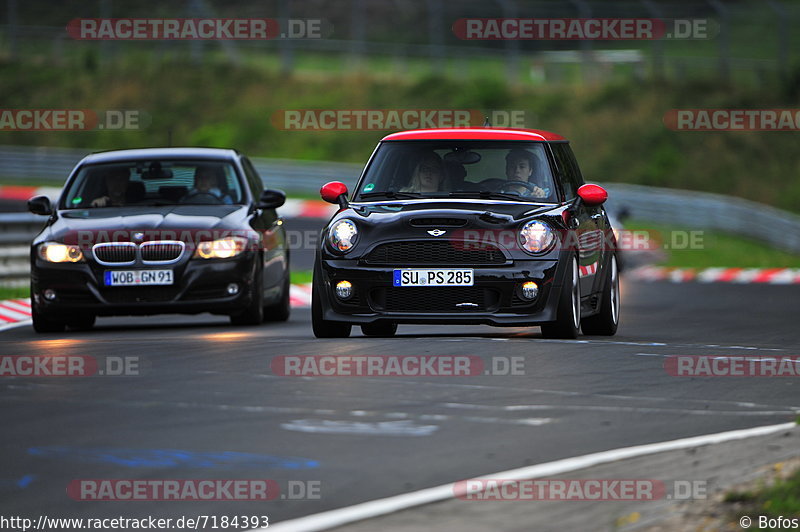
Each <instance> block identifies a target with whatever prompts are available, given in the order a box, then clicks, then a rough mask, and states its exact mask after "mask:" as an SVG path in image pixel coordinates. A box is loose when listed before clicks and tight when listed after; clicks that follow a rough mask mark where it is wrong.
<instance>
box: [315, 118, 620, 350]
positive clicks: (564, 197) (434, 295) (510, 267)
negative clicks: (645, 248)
mask: <svg viewBox="0 0 800 532" xmlns="http://www.w3.org/2000/svg"><path fill="white" fill-rule="evenodd" d="M321 193H322V197H323V199H325V200H326V201H329V202H331V203H336V204H338V205H339V207H340V208H339V211H338V212H337V213H336V214H335V215H334V216H333V218H332V219H331V220H330V222H329V223H328V224H327V225H326V227H325V228H324V229H323V231H322V237H321V239H320V245H319V247H318V249H317V251H316V262H315V267H314V279H313V293H312V321H313V330H314V334H315V335H316V336H317V337H346V336H348V335H349V334H350V332H351V328H352V326H353V325H360V326H361V330H362V332H363V333H364V334H366V335H376V336H389V335H393V334H394V333H395V332H396V330H397V324H398V323H416V324H425V323H428V324H488V325H496V326H540V327H541V331H542V334H543V335H544V336H545V337H555V338H574V337H575V336H576V335H577V334H578V332H579V330H581V329H582V331H583V333H584V334H597V335H613V334H615V333H616V330H617V324H618V322H619V304H620V296H619V279H618V267H617V258H616V241H615V240H614V234H613V231H612V228H611V226H610V223H609V220H608V216H607V214H606V212H605V209H604V208H603V203H604V202H605V200H606V197H607V194H606V192H605V190H603V189H602V188H601V187H599V186H598V185H591V184H585V183H584V181H583V176H582V175H581V171H580V169H579V166H578V163H577V162H576V160H575V157H574V155H573V152H572V150H571V148H570V146H569V143H568V142H567V140H566V139H564V138H563V137H561V136H560V135H557V134H554V133H550V132H547V131H540V130H511V129H493V128H483V129H431V130H415V131H406V132H401V133H395V134H392V135H389V136H387V137H385V138H384V139H383V140H382V141H381V142H380V144H379V145H378V147H377V149H376V150H375V152H374V153H373V155H372V157H371V159H370V160H369V162H368V163H367V166H366V168H365V170H364V172H363V174H362V175H361V177H360V179H359V180H358V182H357V184H356V187H355V190H354V191H353V193H352V194H350V193H349V192H348V190H347V187H346V186H345V185H344V184H342V183H339V182H333V183H328V184H327V185H325V186H324V187H323V188H322V190H321Z"/></svg>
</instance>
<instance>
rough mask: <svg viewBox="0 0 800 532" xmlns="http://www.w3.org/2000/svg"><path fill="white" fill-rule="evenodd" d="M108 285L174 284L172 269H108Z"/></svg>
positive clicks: (106, 282) (106, 276)
mask: <svg viewBox="0 0 800 532" xmlns="http://www.w3.org/2000/svg"><path fill="white" fill-rule="evenodd" d="M104 280H105V285H106V286H152V285H169V284H172V282H173V281H172V270H106V272H105V279H104Z"/></svg>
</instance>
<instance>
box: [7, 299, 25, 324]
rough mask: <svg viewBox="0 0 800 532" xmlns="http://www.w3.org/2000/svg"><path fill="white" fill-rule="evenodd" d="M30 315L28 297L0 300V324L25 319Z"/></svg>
mask: <svg viewBox="0 0 800 532" xmlns="http://www.w3.org/2000/svg"><path fill="white" fill-rule="evenodd" d="M30 317H31V300H30V299H8V300H6V301H0V325H4V324H6V323H16V322H18V321H25V320H28V319H30Z"/></svg>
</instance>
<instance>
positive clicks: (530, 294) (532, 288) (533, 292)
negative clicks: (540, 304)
mask: <svg viewBox="0 0 800 532" xmlns="http://www.w3.org/2000/svg"><path fill="white" fill-rule="evenodd" d="M538 294H539V285H537V284H536V283H534V282H533V281H526V282H524V283H522V297H524V298H525V299H536V296H537V295H538Z"/></svg>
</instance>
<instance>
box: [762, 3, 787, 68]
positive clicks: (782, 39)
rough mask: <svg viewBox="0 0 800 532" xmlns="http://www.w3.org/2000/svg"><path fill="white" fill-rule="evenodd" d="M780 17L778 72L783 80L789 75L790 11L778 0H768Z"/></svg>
mask: <svg viewBox="0 0 800 532" xmlns="http://www.w3.org/2000/svg"><path fill="white" fill-rule="evenodd" d="M767 3H768V4H769V7H771V8H772V10H773V11H775V15H776V16H777V18H778V73H779V74H780V77H781V79H782V80H786V78H787V77H788V76H789V13H788V12H787V11H786V8H785V7H784V6H783V5H782V4H781V3H780V2H778V0H767Z"/></svg>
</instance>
